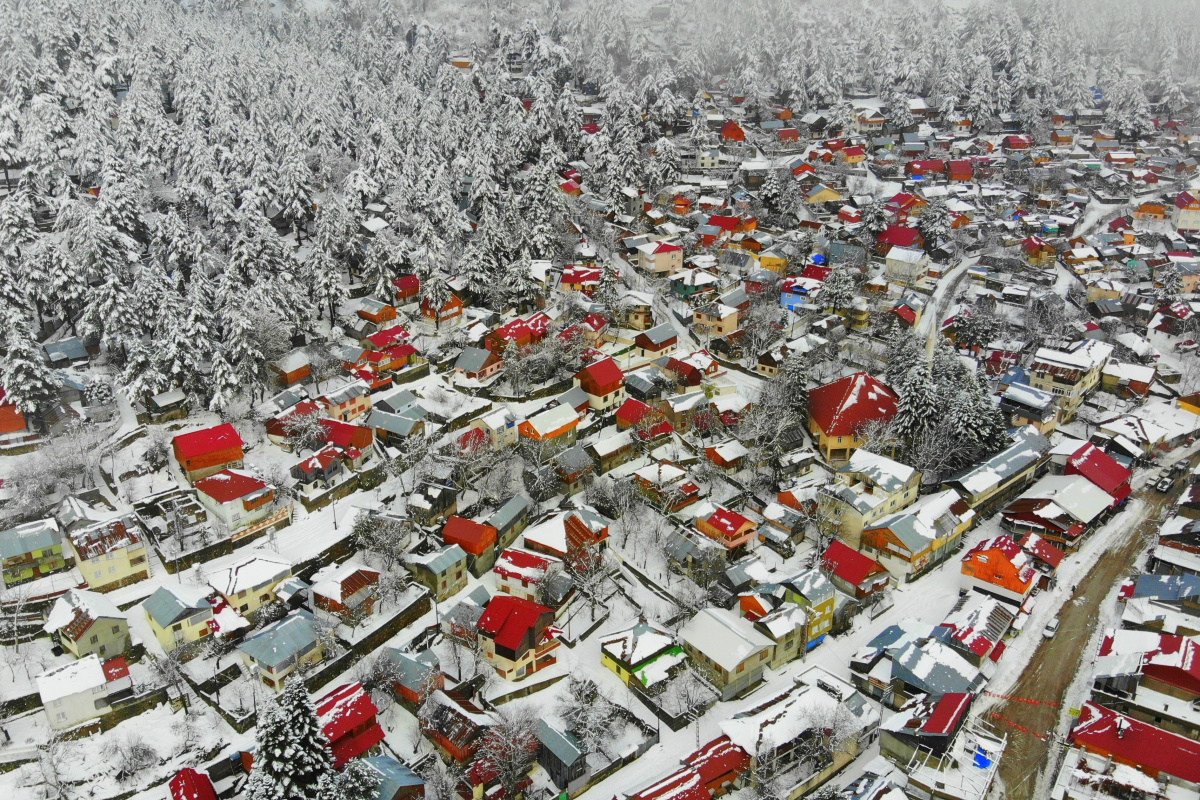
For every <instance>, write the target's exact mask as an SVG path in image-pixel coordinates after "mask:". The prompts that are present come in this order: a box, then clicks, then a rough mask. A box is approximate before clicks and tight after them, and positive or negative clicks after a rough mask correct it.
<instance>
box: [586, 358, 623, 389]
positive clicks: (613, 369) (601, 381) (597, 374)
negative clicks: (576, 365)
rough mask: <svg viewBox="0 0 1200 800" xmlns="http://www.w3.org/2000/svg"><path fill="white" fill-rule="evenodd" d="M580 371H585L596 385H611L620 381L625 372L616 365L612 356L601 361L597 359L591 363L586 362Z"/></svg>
mask: <svg viewBox="0 0 1200 800" xmlns="http://www.w3.org/2000/svg"><path fill="white" fill-rule="evenodd" d="M580 372H586V373H587V374H588V375H590V376H591V378H592V380H593V381H595V382H596V385H597V386H611V385H612V384H614V383H622V382H623V381H624V380H625V373H624V372H622V371H621V368H620V367H618V366H617V362H616V360H615V359H613V358H606V359H604V360H603V361H597V362H595V363H593V364H588V365H587V366H586V367H584V368H583V369H582V370H580Z"/></svg>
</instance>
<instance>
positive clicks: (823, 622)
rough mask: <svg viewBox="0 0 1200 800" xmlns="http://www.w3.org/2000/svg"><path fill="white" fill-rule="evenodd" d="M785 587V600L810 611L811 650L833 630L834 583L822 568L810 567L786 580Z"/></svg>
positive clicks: (809, 641) (809, 636)
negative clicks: (824, 573) (822, 571)
mask: <svg viewBox="0 0 1200 800" xmlns="http://www.w3.org/2000/svg"><path fill="white" fill-rule="evenodd" d="M783 588H784V595H783V596H784V599H785V600H790V601H791V602H793V603H795V604H797V605H798V606H800V607H801V608H803V609H804V610H805V611H807V612H808V619H809V622H808V649H810V650H811V649H812V648H814V647H816V646H817V645H818V644H820V643H821V640H822V639H824V638H825V635H826V634H827V633H829V632H830V631H831V630H833V607H834V596H835V592H834V590H833V584H832V583H830V582H829V579H828V578H826V577H825V576H824V575H823V574H822V573H821V570H819V569H810V570H808V571H807V572H802V573H800V574H799V575H797V576H796V577H795V578H791V579H790V580H787V581H784V583H783Z"/></svg>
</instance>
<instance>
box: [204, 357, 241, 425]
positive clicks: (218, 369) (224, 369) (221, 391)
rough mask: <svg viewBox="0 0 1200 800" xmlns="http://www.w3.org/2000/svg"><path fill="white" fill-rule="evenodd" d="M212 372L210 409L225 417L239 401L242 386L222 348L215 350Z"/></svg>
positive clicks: (209, 385)
mask: <svg viewBox="0 0 1200 800" xmlns="http://www.w3.org/2000/svg"><path fill="white" fill-rule="evenodd" d="M210 372H211V375H212V377H211V379H210V381H209V384H208V388H209V391H210V392H211V397H210V398H209V402H208V409H209V410H210V411H215V412H217V413H218V414H220V415H222V416H224V415H225V412H226V411H228V410H229V408H230V407H231V406H232V405H233V403H234V401H235V400H236V399H237V396H238V393H239V392H240V391H241V386H242V384H241V381H240V380H239V379H238V374H237V371H236V370H235V369H234V368H233V365H232V364H230V363H229V359H227V358H226V357H225V351H224V349H223V348H222V347H221V346H217V347H216V348H214V350H213V355H212V365H211V370H210Z"/></svg>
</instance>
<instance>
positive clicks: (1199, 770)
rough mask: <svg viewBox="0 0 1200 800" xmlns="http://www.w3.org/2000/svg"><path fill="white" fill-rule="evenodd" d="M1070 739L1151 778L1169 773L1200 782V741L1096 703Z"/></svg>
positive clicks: (1088, 708)
mask: <svg viewBox="0 0 1200 800" xmlns="http://www.w3.org/2000/svg"><path fill="white" fill-rule="evenodd" d="M1069 739H1070V741H1071V744H1073V745H1075V746H1076V747H1080V748H1082V749H1084V750H1086V751H1087V752H1089V753H1094V754H1096V755H1098V756H1100V757H1102V758H1111V759H1112V760H1113V761H1114V762H1116V763H1118V764H1125V765H1126V766H1130V767H1133V768H1135V769H1137V770H1140V771H1141V772H1144V773H1146V774H1147V775H1149V776H1150V777H1151V778H1154V779H1158V778H1159V776H1160V775H1166V776H1170V777H1172V778H1177V779H1179V780H1182V781H1187V782H1189V783H1193V784H1194V783H1200V742H1197V741H1195V740H1193V739H1188V738H1187V737H1185V736H1180V735H1179V734H1177V733H1171V732H1170V731H1165V730H1163V729H1162V728H1159V727H1157V726H1155V725H1151V724H1150V723H1148V722H1142V721H1141V720H1137V719H1134V718H1133V717H1127V716H1125V715H1124V714H1118V713H1117V712H1116V711H1111V710H1109V709H1107V708H1105V707H1103V706H1098V705H1096V704H1095V703H1092V702H1086V703H1084V704H1083V708H1082V709H1081V710H1080V713H1079V722H1078V723H1077V724H1076V725H1075V727H1074V729H1072V731H1071V733H1070V734H1069Z"/></svg>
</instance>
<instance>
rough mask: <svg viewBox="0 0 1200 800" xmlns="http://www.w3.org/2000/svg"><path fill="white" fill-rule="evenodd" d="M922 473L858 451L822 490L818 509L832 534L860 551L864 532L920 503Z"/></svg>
mask: <svg viewBox="0 0 1200 800" xmlns="http://www.w3.org/2000/svg"><path fill="white" fill-rule="evenodd" d="M920 485H921V473H920V472H918V471H917V470H915V469H913V468H912V467H910V466H908V465H907V464H901V463H900V462H898V461H893V460H892V459H890V458H888V457H887V456H881V455H878V454H876V453H868V452H867V451H866V450H855V451H854V455H852V456H850V461H849V463H847V464H846V466H844V467H842V468H841V469H840V470H838V473H837V480H836V481H835V482H834V483H832V484H830V485H829V486H827V487H826V488H825V489H824V490H822V492H821V495H820V497H819V499H818V509H819V511H820V513H821V515H822V517H823V518H824V520H826V524H828V526H829V527H830V529H831V531H832V532H834V533H836V535H837V536H838V537H839V538H840V539H841V540H842V541H844V542H846V544H848V545H850V546H851V547H853V548H854V549H855V550H857V549H859V546H860V543H861V540H862V532H863V530H864V529H865V528H867V527H869V526H871V525H873V524H874V523H875V522H876V521H878V520H880V519H882V518H883V517H885V516H887V515H888V514H891V513H893V512H896V511H899V510H901V509H903V508H905V507H907V506H909V505H911V504H912V503H913V501H915V500H916V499H917V490H918V489H919V488H920Z"/></svg>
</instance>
